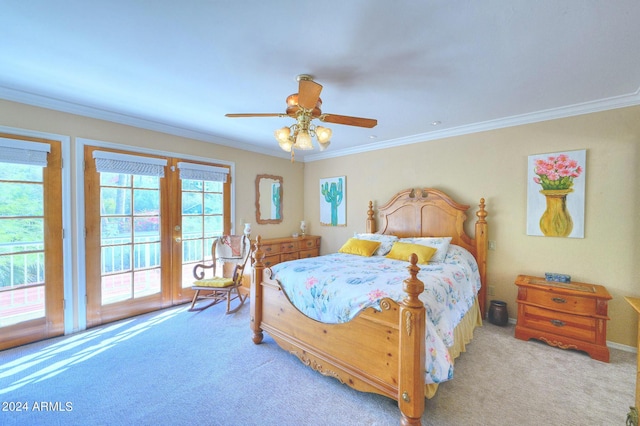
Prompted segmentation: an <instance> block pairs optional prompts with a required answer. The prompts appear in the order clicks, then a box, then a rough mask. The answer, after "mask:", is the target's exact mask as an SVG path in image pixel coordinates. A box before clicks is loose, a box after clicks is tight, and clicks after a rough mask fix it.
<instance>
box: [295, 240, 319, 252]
mask: <svg viewBox="0 0 640 426" xmlns="http://www.w3.org/2000/svg"><path fill="white" fill-rule="evenodd" d="M318 241H320V240H319V239H317V238H313V239H309V238H307V239H304V240H302V241H300V250H306V249H311V248H316V247H317V244H318Z"/></svg>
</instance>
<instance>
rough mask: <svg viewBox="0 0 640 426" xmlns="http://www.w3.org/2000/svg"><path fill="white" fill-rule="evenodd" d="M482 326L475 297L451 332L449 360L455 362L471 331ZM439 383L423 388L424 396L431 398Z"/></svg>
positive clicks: (470, 335)
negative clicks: (452, 342)
mask: <svg viewBox="0 0 640 426" xmlns="http://www.w3.org/2000/svg"><path fill="white" fill-rule="evenodd" d="M481 325H482V314H481V313H480V305H479V303H478V297H477V296H476V300H475V303H474V304H473V306H471V309H469V311H468V312H467V313H466V314H465V316H464V317H462V321H460V323H459V324H458V325H457V326H456V328H455V329H454V330H453V341H454V344H453V346H452V347H450V348H449V354H450V355H451V359H453V360H455V359H456V358H458V357H459V356H460V354H461V353H462V352H464V351H465V349H466V346H467V344H468V343H469V342H471V339H473V330H475V328H476V327H479V326H481ZM438 384H439V383H427V384H426V385H425V386H424V396H425V397H427V398H433V396H434V395H435V394H436V391H437V390H438Z"/></svg>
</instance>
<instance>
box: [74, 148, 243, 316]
mask: <svg viewBox="0 0 640 426" xmlns="http://www.w3.org/2000/svg"><path fill="white" fill-rule="evenodd" d="M230 180H231V179H230V175H229V167H228V166H220V165H211V164H204V163H200V162H193V161H185V160H181V159H177V158H166V157H159V156H150V155H146V154H137V153H136V154H132V153H125V152H122V151H117V150H111V149H103V148H96V147H91V146H86V147H85V223H86V240H85V243H86V271H87V276H86V283H87V284H86V286H87V326H88V327H92V326H95V325H98V324H102V323H105V322H110V321H114V320H117V319H121V318H126V317H129V316H132V315H137V314H139V313H143V312H148V311H152V310H156V309H160V308H163V307H167V306H171V305H175V304H179V303H184V302H187V301H189V300H190V299H191V297H192V296H193V291H192V290H191V283H192V282H193V275H192V270H193V265H195V264H196V263H200V262H202V261H203V260H204V259H205V258H207V256H209V257H210V255H209V252H210V247H211V242H212V240H213V238H214V237H216V236H219V235H222V234H224V233H228V232H229V230H230V227H231V220H230V187H231V185H230Z"/></svg>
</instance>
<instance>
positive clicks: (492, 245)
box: [489, 240, 496, 250]
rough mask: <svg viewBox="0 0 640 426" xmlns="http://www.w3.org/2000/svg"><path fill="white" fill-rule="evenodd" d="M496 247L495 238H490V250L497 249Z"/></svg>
mask: <svg viewBox="0 0 640 426" xmlns="http://www.w3.org/2000/svg"><path fill="white" fill-rule="evenodd" d="M495 249H496V242H495V240H489V250H495Z"/></svg>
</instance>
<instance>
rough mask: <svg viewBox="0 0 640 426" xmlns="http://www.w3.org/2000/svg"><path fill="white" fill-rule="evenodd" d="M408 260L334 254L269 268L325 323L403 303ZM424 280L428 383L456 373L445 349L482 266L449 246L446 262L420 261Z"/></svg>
mask: <svg viewBox="0 0 640 426" xmlns="http://www.w3.org/2000/svg"><path fill="white" fill-rule="evenodd" d="M408 266H409V262H405V261H401V260H393V259H387V258H386V257H384V256H372V257H363V256H356V255H351V254H344V253H334V254H329V255H324V256H320V257H312V258H308V259H299V260H295V261H289V262H283V263H279V264H277V265H274V266H272V267H271V269H272V271H273V273H274V274H273V277H274V278H275V279H277V280H278V281H279V282H280V284H281V285H282V289H283V291H284V292H285V293H286V294H287V296H288V297H289V299H290V300H291V302H292V303H293V304H294V305H295V306H296V308H298V309H299V310H300V311H301V312H302V313H304V314H305V315H307V316H308V317H310V318H313V319H315V320H317V321H321V322H324V323H330V324H335V323H344V322H348V321H350V320H351V319H353V318H354V317H355V316H356V315H357V314H358V313H359V312H360V311H362V310H363V309H366V308H368V307H373V308H376V309H380V299H382V298H384V297H388V298H390V299H392V300H395V301H396V302H400V301H401V300H402V299H404V297H405V296H406V293H405V292H404V291H403V290H402V282H403V281H404V280H405V279H407V278H408V277H409V272H408V270H407V267H408ZM418 266H420V272H419V273H418V278H419V279H420V280H421V281H422V282H423V283H424V284H425V290H424V292H423V293H422V294H421V295H420V299H421V300H422V301H423V302H424V304H425V307H426V314H427V315H426V316H427V326H426V348H427V356H426V381H427V383H440V382H443V381H445V380H449V379H451V378H452V377H453V361H452V360H451V358H450V356H449V352H448V350H447V347H449V346H451V345H452V344H453V329H454V328H455V327H456V325H457V324H458V323H459V322H460V320H461V319H462V317H463V316H464V314H465V313H466V312H467V311H468V310H469V308H470V307H471V306H472V305H473V302H474V298H475V295H476V294H477V291H478V290H479V288H480V275H479V273H478V265H477V263H476V261H475V259H474V258H473V256H472V255H471V253H469V252H468V251H467V250H465V249H463V248H462V247H459V246H455V245H453V244H452V245H450V246H449V250H448V252H447V256H446V258H445V260H444V262H442V263H436V264H428V265H418Z"/></svg>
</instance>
